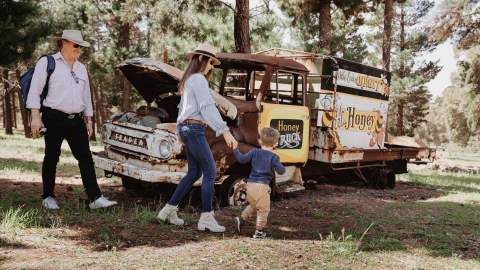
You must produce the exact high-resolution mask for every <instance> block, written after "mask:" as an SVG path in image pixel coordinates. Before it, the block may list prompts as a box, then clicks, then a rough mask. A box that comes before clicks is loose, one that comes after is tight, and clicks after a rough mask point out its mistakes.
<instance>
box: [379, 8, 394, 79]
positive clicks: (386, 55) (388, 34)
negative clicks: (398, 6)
mask: <svg viewBox="0 0 480 270" xmlns="http://www.w3.org/2000/svg"><path fill="white" fill-rule="evenodd" d="M392 21H393V0H385V12H384V15H383V53H382V59H383V69H384V70H386V71H390V51H391V47H392Z"/></svg>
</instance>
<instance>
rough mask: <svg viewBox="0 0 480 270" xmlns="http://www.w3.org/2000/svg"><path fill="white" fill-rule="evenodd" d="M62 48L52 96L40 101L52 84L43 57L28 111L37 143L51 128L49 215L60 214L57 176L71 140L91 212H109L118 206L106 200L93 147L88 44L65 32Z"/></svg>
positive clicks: (45, 173) (46, 169) (46, 179)
mask: <svg viewBox="0 0 480 270" xmlns="http://www.w3.org/2000/svg"><path fill="white" fill-rule="evenodd" d="M57 45H58V47H59V52H57V53H56V54H54V55H52V56H53V59H54V61H55V70H54V71H53V73H52V74H51V76H50V79H49V81H48V86H47V87H48V95H47V96H46V97H45V98H44V99H41V97H40V95H41V93H42V90H43V88H44V86H45V84H46V81H47V57H42V58H40V60H39V61H38V62H37V64H36V66H35V72H34V73H33V77H32V82H31V85H30V91H29V93H28V99H27V108H29V109H31V111H32V134H33V137H34V138H36V137H38V135H39V130H40V128H42V126H44V127H45V128H46V132H45V138H44V139H45V157H44V159H43V166H42V180H43V195H42V198H43V201H42V205H43V207H45V208H47V209H59V206H58V203H57V201H56V199H55V195H54V188H55V173H56V167H57V163H58V159H59V156H60V147H61V145H62V142H63V140H64V139H66V140H67V142H68V145H69V146H70V149H71V150H72V154H73V156H74V157H75V158H76V159H77V160H78V165H79V167H80V174H81V176H82V182H83V186H84V188H85V191H86V193H87V196H88V199H89V200H90V203H89V207H90V208H91V209H96V208H105V207H110V206H112V205H115V204H117V203H116V202H115V201H110V200H108V199H107V198H105V197H103V196H102V193H101V191H100V188H99V186H98V183H97V177H96V175H95V168H94V163H93V159H92V153H91V152H90V146H89V142H88V138H89V137H90V135H91V134H92V131H93V127H92V116H93V109H92V101H91V95H90V83H89V80H88V74H87V69H86V68H85V66H84V65H83V64H82V63H80V62H79V61H78V57H79V56H80V53H81V51H82V48H84V47H89V46H90V44H89V43H88V42H86V41H84V40H83V37H82V34H81V33H80V31H78V30H64V31H63V34H62V37H61V38H58V39H57ZM40 112H41V116H40Z"/></svg>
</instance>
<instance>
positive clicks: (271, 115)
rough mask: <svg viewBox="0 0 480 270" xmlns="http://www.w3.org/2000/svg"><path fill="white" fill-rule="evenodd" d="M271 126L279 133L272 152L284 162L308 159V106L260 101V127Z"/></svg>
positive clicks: (298, 161)
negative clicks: (276, 143)
mask: <svg viewBox="0 0 480 270" xmlns="http://www.w3.org/2000/svg"><path fill="white" fill-rule="evenodd" d="M263 127H273V128H275V129H277V130H278V131H279V133H280V139H279V142H278V145H277V146H276V148H275V150H274V152H275V153H276V154H277V155H278V156H279V157H280V161H281V162H285V163H305V162H307V159H308V150H309V131H310V116H309V110H308V107H305V106H294V105H284V104H268V103H262V112H261V114H260V128H263Z"/></svg>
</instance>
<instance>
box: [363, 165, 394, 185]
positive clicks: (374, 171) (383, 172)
mask: <svg viewBox="0 0 480 270" xmlns="http://www.w3.org/2000/svg"><path fill="white" fill-rule="evenodd" d="M362 173H363V174H364V175H365V178H366V179H367V182H368V187H370V188H376V189H393V188H395V173H394V172H393V171H392V170H390V169H386V168H365V169H363V170H362Z"/></svg>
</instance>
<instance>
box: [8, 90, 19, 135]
mask: <svg viewBox="0 0 480 270" xmlns="http://www.w3.org/2000/svg"><path fill="white" fill-rule="evenodd" d="M10 94H11V97H10V100H11V101H12V120H13V127H14V128H15V129H18V126H17V102H16V100H15V89H11V91H10Z"/></svg>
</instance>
